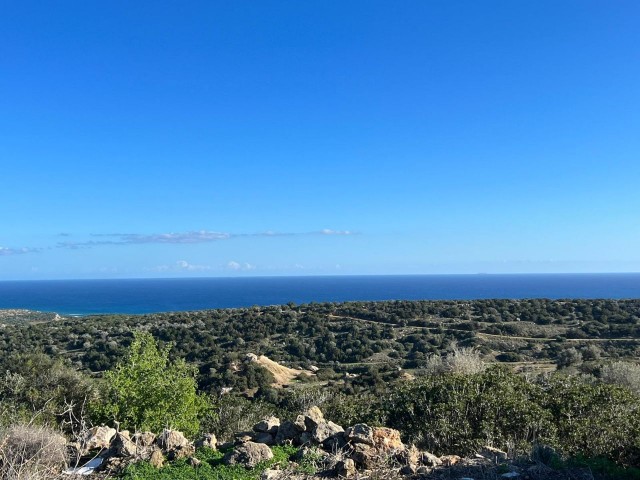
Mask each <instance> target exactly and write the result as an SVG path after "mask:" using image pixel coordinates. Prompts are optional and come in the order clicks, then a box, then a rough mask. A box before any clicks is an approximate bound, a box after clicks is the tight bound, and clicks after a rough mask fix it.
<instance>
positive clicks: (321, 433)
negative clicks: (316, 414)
mask: <svg viewBox="0 0 640 480" xmlns="http://www.w3.org/2000/svg"><path fill="white" fill-rule="evenodd" d="M343 432H344V428H342V427H341V426H340V425H338V424H335V423H333V422H320V423H319V424H318V426H317V427H316V428H315V429H314V430H313V435H312V437H313V440H315V441H316V442H318V443H323V442H324V441H325V440H327V439H329V438H331V437H333V436H334V435H337V434H340V433H343Z"/></svg>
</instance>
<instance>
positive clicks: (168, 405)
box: [93, 332, 209, 435]
mask: <svg viewBox="0 0 640 480" xmlns="http://www.w3.org/2000/svg"><path fill="white" fill-rule="evenodd" d="M170 348H171V346H167V347H165V348H162V349H161V348H158V345H157V344H156V341H155V340H154V338H153V336H152V335H151V334H149V333H139V332H138V333H135V334H134V340H133V343H132V344H131V347H130V348H129V351H128V352H127V355H126V357H125V359H124V360H123V361H122V362H120V363H119V364H118V365H117V366H116V367H115V368H114V369H113V370H110V371H108V372H107V373H106V374H105V376H104V379H105V398H104V399H103V401H102V402H101V403H97V402H96V403H95V404H94V406H93V413H94V417H95V418H96V419H98V420H101V421H103V422H110V421H118V422H120V426H121V428H123V429H130V430H151V431H154V432H158V431H160V430H162V429H163V428H165V427H170V428H175V429H177V430H181V431H182V432H184V433H185V434H186V435H195V434H196V433H197V432H198V430H199V427H200V419H201V418H202V417H203V416H204V415H205V414H206V413H207V411H208V410H209V405H208V402H207V401H206V398H205V397H204V396H201V395H198V394H197V392H196V380H195V375H196V370H195V368H193V367H191V366H189V365H187V364H186V363H185V362H184V361H183V360H177V361H175V362H170V361H169V350H170Z"/></svg>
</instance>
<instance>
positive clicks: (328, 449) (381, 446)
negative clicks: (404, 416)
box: [78, 407, 506, 480]
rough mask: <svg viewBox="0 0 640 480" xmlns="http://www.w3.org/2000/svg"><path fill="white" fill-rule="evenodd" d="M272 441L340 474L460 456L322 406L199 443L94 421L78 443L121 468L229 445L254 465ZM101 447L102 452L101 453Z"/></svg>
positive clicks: (233, 457) (451, 461) (421, 465)
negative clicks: (328, 415) (336, 418)
mask: <svg viewBox="0 0 640 480" xmlns="http://www.w3.org/2000/svg"><path fill="white" fill-rule="evenodd" d="M272 445H294V446H298V447H300V450H299V452H298V457H299V458H297V459H294V460H297V461H300V460H302V459H303V458H304V456H305V455H307V454H312V455H313V456H314V458H315V459H320V460H321V461H320V463H321V467H324V469H325V470H326V471H327V473H329V471H331V472H333V473H334V474H335V475H338V476H341V477H353V476H355V475H356V474H357V472H358V470H375V469H379V468H384V469H389V468H391V469H394V471H395V472H396V473H400V474H404V475H416V474H420V475H424V474H428V473H430V472H432V470H433V469H437V468H441V467H450V466H452V465H455V464H456V463H458V462H460V461H461V458H460V457H458V456H456V455H445V456H442V457H438V456H436V455H433V454H431V453H429V452H425V451H420V450H418V449H417V448H416V447H415V446H413V445H410V446H407V445H405V444H404V443H403V442H402V440H401V438H400V432H399V431H397V430H394V429H392V428H386V427H371V426H369V425H366V424H364V423H358V424H356V425H353V426H351V427H348V428H343V427H342V426H340V425H337V424H335V423H333V422H331V421H329V420H326V419H325V418H324V415H323V413H322V411H320V409H319V408H318V407H311V408H310V409H308V410H307V411H306V412H304V413H303V414H302V415H298V416H297V418H296V419H295V420H293V421H291V420H284V421H281V420H280V419H279V418H277V417H269V418H265V419H264V420H262V421H260V422H258V423H257V424H256V425H254V427H253V429H252V430H251V431H249V432H240V433H238V434H236V436H235V441H234V442H230V443H225V444H220V443H218V442H217V439H216V437H215V435H214V434H207V435H204V436H203V437H202V438H200V439H199V440H197V441H196V442H195V443H192V442H190V441H189V440H188V439H187V438H186V437H185V436H184V435H183V434H182V433H181V432H179V431H176V430H168V429H166V430H164V431H163V432H162V433H161V434H160V435H158V436H156V435H154V434H153V433H151V432H143V433H135V434H133V435H131V434H130V433H129V432H127V431H120V432H117V431H116V430H115V429H113V428H109V427H95V428H93V429H92V430H90V431H89V432H88V434H87V435H86V436H85V438H84V439H83V440H82V442H81V443H80V445H79V446H78V448H79V449H80V451H81V453H82V454H84V455H87V454H89V455H91V454H93V456H94V457H95V456H96V455H97V456H98V457H99V458H101V459H102V462H100V466H99V467H97V469H98V470H103V471H107V472H110V473H117V472H119V471H121V470H122V469H123V468H124V467H125V466H126V465H128V464H129V463H133V462H137V461H140V460H148V461H150V462H151V464H152V465H154V466H156V467H158V468H159V467H161V466H162V465H163V463H164V461H165V459H169V460H175V459H178V458H185V457H186V458H187V459H188V462H189V463H190V464H191V465H192V466H194V467H197V466H198V465H199V464H200V461H199V460H198V459H197V458H195V457H194V453H195V450H196V448H199V447H208V448H212V449H217V448H220V449H222V450H225V451H226V454H225V456H224V458H223V462H224V463H226V464H228V465H242V466H244V467H246V468H254V467H255V466H257V465H258V464H260V463H262V462H264V461H267V460H270V459H272V458H273V452H272V451H271V448H269V447H270V446H272ZM96 452H97V453H96ZM485 455H486V457H482V458H486V459H487V460H488V461H494V460H497V459H498V457H500V459H502V457H503V456H504V458H505V459H506V454H505V453H504V452H501V451H499V450H496V449H487V451H486V453H485ZM265 475H266V476H265V480H267V477H269V478H268V480H271V478H272V477H276V476H277V472H274V471H267V472H265Z"/></svg>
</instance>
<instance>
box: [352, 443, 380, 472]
mask: <svg viewBox="0 0 640 480" xmlns="http://www.w3.org/2000/svg"><path fill="white" fill-rule="evenodd" d="M351 458H352V459H353V461H354V462H356V465H359V466H361V467H364V468H372V467H375V466H376V464H377V463H378V460H379V459H380V457H379V455H378V452H377V451H376V449H375V448H373V447H371V446H370V445H366V444H364V443H356V444H353V445H351Z"/></svg>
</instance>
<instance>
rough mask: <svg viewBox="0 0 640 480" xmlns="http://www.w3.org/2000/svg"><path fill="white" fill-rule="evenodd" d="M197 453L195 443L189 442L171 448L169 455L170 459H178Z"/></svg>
mask: <svg viewBox="0 0 640 480" xmlns="http://www.w3.org/2000/svg"><path fill="white" fill-rule="evenodd" d="M194 453H196V449H195V447H194V446H193V445H191V444H187V445H184V446H181V447H176V448H174V449H172V450H169V452H168V456H169V459H170V460H178V459H179V458H185V457H190V456H192V455H193V454H194Z"/></svg>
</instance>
